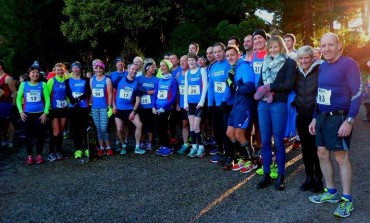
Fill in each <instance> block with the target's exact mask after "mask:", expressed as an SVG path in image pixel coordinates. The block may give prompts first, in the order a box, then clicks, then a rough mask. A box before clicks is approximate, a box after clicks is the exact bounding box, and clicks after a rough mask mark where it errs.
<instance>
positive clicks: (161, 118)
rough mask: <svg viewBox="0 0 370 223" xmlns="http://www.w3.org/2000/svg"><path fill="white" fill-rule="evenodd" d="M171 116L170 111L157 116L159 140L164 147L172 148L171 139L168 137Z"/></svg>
mask: <svg viewBox="0 0 370 223" xmlns="http://www.w3.org/2000/svg"><path fill="white" fill-rule="evenodd" d="M169 116H170V111H165V112H163V113H160V114H159V115H157V130H158V135H159V140H160V142H161V145H162V146H165V147H170V137H169V135H168V132H167V130H168V118H169Z"/></svg>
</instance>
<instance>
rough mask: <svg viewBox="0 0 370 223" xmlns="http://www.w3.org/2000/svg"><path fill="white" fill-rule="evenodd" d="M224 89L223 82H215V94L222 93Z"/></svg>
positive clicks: (224, 84)
mask: <svg viewBox="0 0 370 223" xmlns="http://www.w3.org/2000/svg"><path fill="white" fill-rule="evenodd" d="M225 89H226V83H225V82H215V92H216V93H224V92H225Z"/></svg>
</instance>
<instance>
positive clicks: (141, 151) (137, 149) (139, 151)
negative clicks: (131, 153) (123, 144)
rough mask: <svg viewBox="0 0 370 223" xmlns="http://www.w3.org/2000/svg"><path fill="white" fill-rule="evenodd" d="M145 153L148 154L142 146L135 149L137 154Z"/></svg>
mask: <svg viewBox="0 0 370 223" xmlns="http://www.w3.org/2000/svg"><path fill="white" fill-rule="evenodd" d="M144 153H146V150H145V149H142V148H141V147H140V146H139V147H136V148H135V154H140V155H143V154H144Z"/></svg>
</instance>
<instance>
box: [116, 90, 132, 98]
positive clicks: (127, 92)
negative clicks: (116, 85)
mask: <svg viewBox="0 0 370 223" xmlns="http://www.w3.org/2000/svg"><path fill="white" fill-rule="evenodd" d="M131 96H132V90H126V89H121V90H120V91H119V97H120V98H123V99H131Z"/></svg>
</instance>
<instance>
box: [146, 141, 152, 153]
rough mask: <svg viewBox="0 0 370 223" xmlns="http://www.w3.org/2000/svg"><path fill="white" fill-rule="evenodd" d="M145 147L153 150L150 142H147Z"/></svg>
mask: <svg viewBox="0 0 370 223" xmlns="http://www.w3.org/2000/svg"><path fill="white" fill-rule="evenodd" d="M145 149H146V150H148V151H152V150H153V147H152V143H150V142H147V143H146V147H145Z"/></svg>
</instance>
